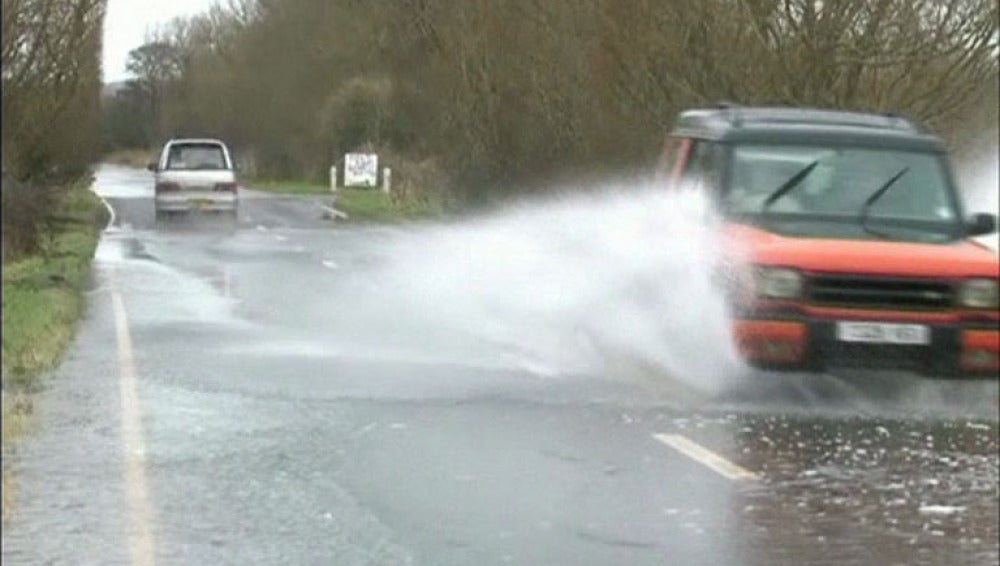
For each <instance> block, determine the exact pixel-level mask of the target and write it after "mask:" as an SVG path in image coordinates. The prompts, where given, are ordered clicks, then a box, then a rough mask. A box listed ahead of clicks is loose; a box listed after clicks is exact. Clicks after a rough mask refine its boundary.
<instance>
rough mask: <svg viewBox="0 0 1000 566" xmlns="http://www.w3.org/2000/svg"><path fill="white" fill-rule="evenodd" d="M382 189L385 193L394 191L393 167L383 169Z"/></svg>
mask: <svg viewBox="0 0 1000 566" xmlns="http://www.w3.org/2000/svg"><path fill="white" fill-rule="evenodd" d="M382 191H383V192H385V194H389V193H391V192H392V169H389V168H388V167H385V168H383V169H382Z"/></svg>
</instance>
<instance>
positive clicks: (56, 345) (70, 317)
mask: <svg viewBox="0 0 1000 566" xmlns="http://www.w3.org/2000/svg"><path fill="white" fill-rule="evenodd" d="M106 214H107V212H106V210H105V208H104V206H103V204H102V203H101V201H100V199H99V198H98V197H97V196H96V195H94V194H93V193H92V192H91V191H90V190H89V189H88V188H87V186H86V184H84V183H80V184H78V185H77V186H74V187H73V188H72V189H71V190H70V191H69V192H68V193H67V194H66V195H65V196H64V197H63V199H62V201H61V202H60V206H59V208H58V210H56V211H54V214H53V219H54V222H53V229H52V231H51V232H50V233H48V234H46V235H45V239H44V251H43V252H42V253H40V254H38V255H32V256H28V257H23V258H19V259H17V260H12V261H8V262H5V263H4V265H3V362H2V364H3V367H2V370H3V382H2V384H3V390H4V399H3V430H2V436H3V445H4V449H5V450H6V449H7V447H9V446H12V445H13V444H15V443H16V442H17V440H18V439H19V438H20V437H21V436H22V435H23V433H24V431H25V430H27V429H28V428H29V425H30V418H31V415H32V413H33V409H32V408H33V402H32V399H31V394H32V393H34V392H35V391H37V390H38V387H39V379H40V378H39V376H40V375H42V374H43V373H44V372H45V371H47V370H51V369H53V368H55V367H56V366H57V365H58V364H59V361H60V360H61V358H62V355H63V352H65V350H66V348H67V346H69V343H70V341H71V340H72V339H73V336H74V334H75V332H76V327H77V323H78V321H79V320H80V317H81V316H82V314H83V311H84V306H85V297H84V291H85V290H86V289H87V286H88V285H89V281H90V264H91V260H92V259H93V257H94V250H95V249H96V247H97V241H98V239H99V238H100V231H101V227H102V226H103V224H104V222H105V221H106V218H105V216H106ZM11 487H13V480H12V477H11V475H10V470H8V469H4V471H3V488H4V498H3V517H4V518H7V516H8V515H9V513H10V506H11V499H10V497H9V494H8V488H11Z"/></svg>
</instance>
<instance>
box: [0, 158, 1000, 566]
mask: <svg viewBox="0 0 1000 566" xmlns="http://www.w3.org/2000/svg"><path fill="white" fill-rule="evenodd" d="M95 190H96V191H97V192H98V193H99V194H101V195H102V196H104V197H105V198H106V199H107V202H108V203H109V205H110V206H112V207H113V209H114V211H115V222H114V224H113V225H112V226H110V227H109V229H108V230H107V231H106V233H105V235H104V236H103V239H102V243H101V245H100V247H99V249H98V252H97V257H96V261H95V267H94V277H93V289H92V291H91V292H90V293H89V308H88V310H87V315H86V317H85V319H84V321H83V323H82V326H81V328H80V332H79V335H78V338H77V340H76V342H75V344H74V346H73V347H72V349H71V351H70V352H69V354H68V356H67V358H66V360H65V363H64V364H63V365H62V367H61V368H60V369H59V370H58V371H56V372H55V373H54V374H53V375H52V376H50V377H49V378H48V379H47V380H46V389H45V391H44V392H43V393H42V394H41V395H40V397H39V399H38V401H37V402H36V413H37V414H38V422H39V426H38V430H37V431H36V432H35V433H34V434H33V435H32V438H30V439H29V442H26V443H24V444H23V445H22V446H20V447H19V449H18V450H17V451H16V452H15V453H14V454H13V455H12V456H11V458H12V461H11V462H8V463H5V464H9V465H11V466H13V468H14V469H15V470H16V472H17V474H18V477H19V478H20V479H19V486H18V494H17V502H16V508H15V515H14V517H13V518H12V519H11V520H10V522H8V523H7V524H5V525H4V532H3V556H2V558H3V562H4V563H5V564H152V563H155V564H184V565H188V564H191V565H216V564H333V565H355V564H356V565H368V564H372V565H375V564H417V565H423V564H427V565H469V564H476V565H491V564H530V565H591V564H593V565H612V564H614V565H617V564H630V565H631V564H634V565H642V564H689V565H734V566H735V565H772V564H773V565H780V564H789V565H791V564H796V565H798V564H837V565H844V564H859V565H860V564H866V565H867V564H873V565H874V564H878V565H894V564H899V565H903V564H906V565H913V564H949V565H964V564H968V565H979V564H991V563H992V564H995V563H997V561H998V560H1000V544H998V542H997V541H998V534H1000V533H998V530H1000V529H998V513H1000V490H998V487H997V485H998V444H997V432H998V415H997V411H998V393H997V384H996V382H995V381H993V382H991V381H985V382H983V381H979V382H954V381H935V380H925V379H921V378H917V377H915V376H907V375H888V376H881V375H880V376H866V375H861V376H856V375H855V376H797V375H780V376H775V375H749V376H746V377H745V378H744V379H742V380H740V381H739V386H738V387H735V388H728V389H726V390H724V391H722V392H715V393H713V394H705V393H703V392H699V391H695V390H692V389H691V388H690V387H688V386H685V385H683V384H682V383H680V382H678V381H676V380H673V379H672V378H670V377H669V376H666V375H662V374H659V373H656V372H652V371H650V370H648V368H646V369H644V368H641V367H635V365H634V364H630V363H629V362H628V360H621V361H619V362H617V363H615V364H610V365H608V366H607V367H606V368H605V371H600V372H595V371H584V370H580V369H574V370H567V371H556V370H553V369H552V368H542V367H539V366H538V365H537V364H534V363H531V362H530V361H525V360H522V359H520V358H518V357H517V356H516V355H512V354H511V350H510V348H509V346H510V344H509V343H507V344H494V343H484V340H483V335H482V334H476V333H470V332H469V327H468V326H465V325H447V324H436V323H435V322H436V321H435V320H432V319H431V318H428V315H427V313H428V312H440V313H442V314H441V318H442V319H443V318H446V316H445V315H446V314H448V313H450V314H452V315H453V314H454V311H455V310H457V309H459V308H460V306H461V305H462V304H463V303H461V302H454V301H448V300H442V299H441V298H434V299H433V301H431V302H432V303H433V306H434V310H430V311H428V310H427V309H426V308H420V309H416V308H410V307H412V305H410V306H408V304H404V303H405V302H403V301H400V300H398V297H399V296H400V293H401V291H400V289H401V288H400V287H399V281H397V280H389V279H386V278H385V277H384V276H385V274H386V273H391V272H392V270H393V269H394V263H393V262H394V261H395V259H394V258H396V257H397V256H396V255H394V250H396V249H397V244H398V242H400V241H405V240H406V239H408V238H411V237H413V235H414V234H416V233H418V232H420V231H426V230H433V229H434V228H433V227H426V226H421V227H398V226H397V227H384V226H374V225H372V226H357V225H353V224H349V223H346V224H345V223H337V222H333V221H331V220H329V219H325V218H324V217H323V211H322V209H321V208H320V206H321V205H322V204H324V200H323V199H322V198H318V197H275V196H271V195H266V194H264V193H257V192H253V191H246V192H244V193H243V198H242V201H241V207H240V211H239V216H238V218H237V219H236V220H235V221H229V220H227V219H226V218H225V217H224V216H218V217H200V216H195V217H192V218H179V219H170V220H168V221H166V222H163V221H161V222H157V221H156V220H155V219H154V217H153V214H152V204H151V200H150V197H151V195H150V193H151V181H150V179H149V176H148V174H147V173H145V172H143V171H134V170H128V169H122V168H116V167H111V166H105V167H103V168H102V169H101V170H100V171H99V174H98V179H97V182H96V185H95ZM415 261H416V262H417V264H419V261H420V258H417V259H416V260H415ZM404 283H405V281H404ZM116 301H120V305H123V306H124V309H123V311H122V312H123V313H124V314H125V320H126V321H127V327H126V328H127V332H128V335H129V338H130V340H129V341H130V343H131V349H130V353H131V357H130V358H129V361H130V362H133V364H134V374H135V375H134V378H135V380H136V382H137V395H136V397H135V398H134V399H132V398H131V397H129V396H128V395H127V394H126V393H127V387H126V384H127V383H128V381H127V380H126V379H125V378H123V377H122V376H123V369H122V368H123V367H125V365H126V364H125V362H123V361H122V360H123V358H122V356H121V351H120V346H121V342H122V332H121V330H122V329H121V327H120V325H121V322H122V320H121V319H120V318H119V317H116V308H115V305H116ZM521 338H522V339H524V340H530V339H531V337H530V336H522V337H521ZM130 367H131V366H130ZM557 369H558V368H557ZM126 373H127V372H126ZM123 399H124V400H125V402H126V403H131V404H129V405H128V406H127V407H123ZM127 415H138V416H137V417H136V418H137V419H138V420H137V422H138V425H139V426H138V427H137V426H136V422H129V417H128V416H127ZM136 430H138V431H139V432H138V435H136V434H135V431H136ZM665 438H683V439H686V440H687V441H693V442H694V443H697V445H699V446H701V447H703V448H704V449H707V450H710V451H712V452H713V453H715V454H716V455H718V456H720V457H722V458H724V459H725V460H726V461H727V462H728V463H729V465H735V466H738V468H737V469H739V470H743V471H745V472H747V473H749V474H752V476H751V477H749V478H743V479H731V478H730V477H728V476H727V475H726V474H725V473H721V472H719V471H717V469H713V468H712V467H710V466H708V465H706V463H705V462H704V459H702V460H701V461H700V460H699V459H697V458H694V457H691V456H689V455H687V454H685V453H683V452H682V451H681V450H678V449H677V448H676V447H674V446H671V445H668V443H665V442H663V441H662V440H663V439H665ZM136 442H139V444H136ZM137 462H138V464H136V463H137ZM136 477H141V478H143V480H144V481H142V482H137V481H136ZM137 502H139V503H137ZM142 502H145V503H144V504H143V503H142ZM137 510H138V511H137ZM144 535H145V536H148V538H147V539H146V540H149V541H151V544H152V549H153V550H152V557H151V558H149V557H146V558H144V557H143V556H142V554H141V552H140V553H135V552H132V551H131V549H132V548H133V547H132V546H131V543H132V542H134V541H135V540H137V537H139V538H141V537H142V536H144Z"/></svg>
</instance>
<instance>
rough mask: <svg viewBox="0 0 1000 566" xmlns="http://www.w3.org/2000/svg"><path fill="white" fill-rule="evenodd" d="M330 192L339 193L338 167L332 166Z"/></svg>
mask: <svg viewBox="0 0 1000 566" xmlns="http://www.w3.org/2000/svg"><path fill="white" fill-rule="evenodd" d="M330 192H331V193H334V194H336V193H337V166H336V165H331V166H330Z"/></svg>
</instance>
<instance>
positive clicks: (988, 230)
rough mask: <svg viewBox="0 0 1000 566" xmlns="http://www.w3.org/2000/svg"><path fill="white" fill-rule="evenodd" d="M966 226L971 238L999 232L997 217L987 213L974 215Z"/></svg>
mask: <svg viewBox="0 0 1000 566" xmlns="http://www.w3.org/2000/svg"><path fill="white" fill-rule="evenodd" d="M965 226H966V229H967V230H968V232H969V235H970V236H983V235H985V234H992V233H993V232H996V230H997V217H996V216H994V215H992V214H987V213H979V214H973V215H972V217H971V218H969V220H968V221H967V222H966V223H965Z"/></svg>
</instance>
